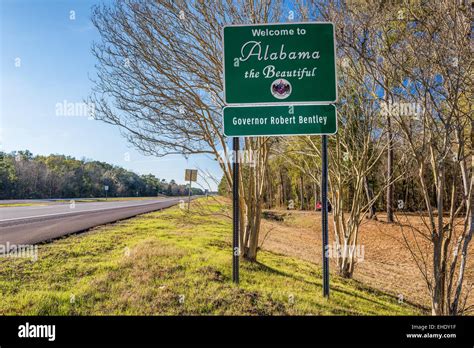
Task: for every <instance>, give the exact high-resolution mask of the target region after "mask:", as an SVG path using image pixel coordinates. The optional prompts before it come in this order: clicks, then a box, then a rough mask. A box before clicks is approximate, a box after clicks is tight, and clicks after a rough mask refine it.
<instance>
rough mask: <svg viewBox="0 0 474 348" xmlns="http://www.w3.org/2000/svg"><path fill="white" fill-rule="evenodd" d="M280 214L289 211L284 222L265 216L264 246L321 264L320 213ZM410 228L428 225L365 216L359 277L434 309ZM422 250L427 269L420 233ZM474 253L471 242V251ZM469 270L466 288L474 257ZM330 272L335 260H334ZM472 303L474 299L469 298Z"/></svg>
mask: <svg viewBox="0 0 474 348" xmlns="http://www.w3.org/2000/svg"><path fill="white" fill-rule="evenodd" d="M274 212H276V213H277V214H287V215H286V217H285V221H284V222H277V221H274V220H263V226H262V233H261V238H260V243H263V244H262V248H263V249H264V250H268V251H272V252H278V253H282V254H285V255H292V256H295V257H298V258H300V259H304V260H308V261H311V262H314V263H317V264H321V258H322V247H321V214H320V213H314V212H304V211H291V212H289V211H286V210H281V211H279V210H274ZM408 226H415V227H417V228H420V229H422V228H424V225H423V221H422V219H421V218H420V217H419V216H414V215H411V216H407V215H400V216H397V223H395V224H389V223H386V222H385V221H384V216H383V214H380V215H379V216H378V221H374V220H364V222H363V224H362V226H361V231H360V239H359V242H358V244H359V245H360V246H361V247H362V246H363V248H364V249H363V250H364V260H363V261H362V262H360V263H359V264H358V265H357V266H356V270H355V273H354V279H355V280H357V281H360V282H361V283H364V284H366V285H368V286H371V287H374V288H377V289H379V290H382V291H386V292H388V293H391V294H393V295H394V296H403V299H404V300H405V301H406V302H411V303H414V304H417V305H421V306H423V307H425V308H430V298H429V295H428V289H427V286H426V283H425V281H424V279H423V277H422V275H421V272H420V271H419V269H418V267H417V265H416V263H415V261H414V260H413V258H412V256H411V254H410V252H409V250H408V249H407V247H406V245H405V242H404V238H403V235H404V234H405V236H406V238H407V241H408V243H411V244H413V241H414V233H413V230H412V229H411V228H410V227H408ZM417 239H418V242H419V244H420V249H421V250H422V251H423V252H424V253H426V254H427V262H428V267H430V265H431V259H430V257H429V254H430V249H429V246H430V244H429V242H427V241H425V242H423V240H422V238H420V237H418V238H417ZM329 240H330V244H332V241H333V240H334V236H333V226H332V224H331V216H330V224H329ZM472 253H474V250H473V247H472V245H471V254H472ZM468 260H469V261H468V267H467V268H466V278H465V279H466V282H465V284H466V287H468V286H469V285H473V284H474V256H473V257H471V258H470V259H468ZM330 267H332V270H331V271H334V269H335V264H334V261H333V260H331V265H330ZM468 303H469V304H470V305H471V304H473V303H474V296H470V298H469V300H468Z"/></svg>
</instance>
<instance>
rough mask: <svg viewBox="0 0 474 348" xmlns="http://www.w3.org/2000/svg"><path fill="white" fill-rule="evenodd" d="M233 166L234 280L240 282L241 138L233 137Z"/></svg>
mask: <svg viewBox="0 0 474 348" xmlns="http://www.w3.org/2000/svg"><path fill="white" fill-rule="evenodd" d="M232 143H233V144H232V145H233V146H232V148H233V159H232V160H233V161H232V162H233V166H232V199H233V221H234V226H233V236H232V251H233V253H232V280H233V282H234V283H238V282H239V257H240V246H239V155H238V153H239V147H240V146H239V138H238V137H234V138H233V139H232Z"/></svg>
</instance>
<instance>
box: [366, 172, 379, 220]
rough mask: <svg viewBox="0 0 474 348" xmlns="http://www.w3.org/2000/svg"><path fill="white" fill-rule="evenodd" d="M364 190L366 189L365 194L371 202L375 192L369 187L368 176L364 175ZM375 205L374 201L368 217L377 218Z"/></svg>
mask: <svg viewBox="0 0 474 348" xmlns="http://www.w3.org/2000/svg"><path fill="white" fill-rule="evenodd" d="M364 190H365V195H366V196H367V201H368V202H370V201H372V199H374V194H373V192H372V190H371V189H370V188H369V183H368V182H367V177H364ZM375 213H376V211H375V205H374V203H372V204H371V205H370V208H369V211H368V213H367V219H373V220H377V215H375Z"/></svg>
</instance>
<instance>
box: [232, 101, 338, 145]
mask: <svg viewBox="0 0 474 348" xmlns="http://www.w3.org/2000/svg"><path fill="white" fill-rule="evenodd" d="M336 131H337V121H336V107H335V106H334V105H290V106H288V105H276V106H240V107H231V106H227V107H225V108H224V134H225V135H226V136H229V137H240V136H274V135H303V134H305V135H308V134H334V133H336Z"/></svg>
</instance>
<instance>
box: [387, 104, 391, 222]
mask: <svg viewBox="0 0 474 348" xmlns="http://www.w3.org/2000/svg"><path fill="white" fill-rule="evenodd" d="M386 101H387V100H386ZM387 136H388V149H387V180H388V185H387V222H393V183H392V175H393V134H392V120H391V117H390V113H387Z"/></svg>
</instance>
